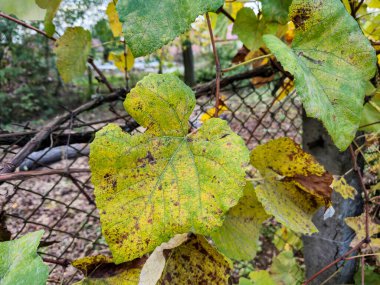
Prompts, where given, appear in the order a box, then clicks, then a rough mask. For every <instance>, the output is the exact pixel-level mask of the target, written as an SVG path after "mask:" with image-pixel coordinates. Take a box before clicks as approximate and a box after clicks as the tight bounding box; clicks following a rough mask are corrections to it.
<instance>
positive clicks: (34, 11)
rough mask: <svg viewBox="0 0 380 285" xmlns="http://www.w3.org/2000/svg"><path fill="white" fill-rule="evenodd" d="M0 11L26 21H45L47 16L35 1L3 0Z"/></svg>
mask: <svg viewBox="0 0 380 285" xmlns="http://www.w3.org/2000/svg"><path fill="white" fill-rule="evenodd" d="M0 11H2V12H4V13H7V14H10V15H15V16H16V17H17V18H19V19H21V20H24V21H37V20H43V18H44V15H45V11H44V10H43V9H41V8H40V7H38V6H37V5H36V3H35V0H12V1H4V0H3V1H0Z"/></svg>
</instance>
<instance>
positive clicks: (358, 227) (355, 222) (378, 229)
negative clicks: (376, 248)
mask: <svg viewBox="0 0 380 285" xmlns="http://www.w3.org/2000/svg"><path fill="white" fill-rule="evenodd" d="M368 218H369V223H368V228H369V236H370V237H372V236H373V235H376V234H378V233H380V225H378V224H375V223H374V222H373V221H372V219H371V217H368ZM344 221H345V222H346V224H347V225H348V226H349V227H350V228H351V229H353V230H354V231H355V233H356V236H355V238H354V239H353V240H352V242H351V244H350V246H351V247H354V246H355V245H357V244H358V243H359V242H360V241H362V240H363V239H364V238H365V235H366V232H365V213H363V214H361V215H360V216H357V217H348V218H345V219H344Z"/></svg>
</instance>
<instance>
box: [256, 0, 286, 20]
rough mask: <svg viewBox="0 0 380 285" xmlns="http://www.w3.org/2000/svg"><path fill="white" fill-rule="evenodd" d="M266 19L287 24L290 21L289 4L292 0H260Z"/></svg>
mask: <svg viewBox="0 0 380 285" xmlns="http://www.w3.org/2000/svg"><path fill="white" fill-rule="evenodd" d="M260 2H261V5H262V10H263V16H264V19H265V20H266V21H270V22H272V21H273V22H278V23H280V24H282V25H285V24H286V23H287V22H288V19H289V17H288V13H289V6H290V4H291V3H292V0H260Z"/></svg>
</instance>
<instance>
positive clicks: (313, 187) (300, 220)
mask: <svg viewBox="0 0 380 285" xmlns="http://www.w3.org/2000/svg"><path fill="white" fill-rule="evenodd" d="M251 163H252V165H253V166H254V167H255V168H257V169H258V170H259V171H260V174H261V175H262V176H263V177H264V179H265V183H263V184H262V185H259V186H258V187H257V188H256V194H257V197H258V199H259V200H260V202H261V203H262V204H263V206H264V208H265V210H266V211H267V213H269V214H272V215H274V216H275V217H276V219H277V220H278V221H279V222H281V223H282V224H284V225H285V226H287V227H288V228H290V229H291V230H293V231H295V232H298V233H307V234H311V233H313V232H317V228H316V227H315V225H314V224H313V223H312V221H311V219H312V217H313V215H314V213H315V212H316V211H317V210H318V209H319V208H320V207H321V206H323V205H326V203H327V202H328V201H329V200H330V196H331V192H332V189H331V188H330V185H331V183H332V176H331V175H330V174H329V173H328V172H326V171H325V169H324V168H323V166H322V165H320V164H319V163H318V162H317V161H316V160H315V159H314V158H313V156H311V155H310V154H308V153H306V152H304V151H303V150H302V149H301V147H300V146H299V145H298V144H296V143H295V142H293V141H292V140H291V139H290V138H286V137H285V138H280V139H276V140H272V141H270V142H268V143H266V144H264V145H260V146H258V147H256V148H255V149H254V150H253V151H252V153H251Z"/></svg>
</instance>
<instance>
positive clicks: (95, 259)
mask: <svg viewBox="0 0 380 285" xmlns="http://www.w3.org/2000/svg"><path fill="white" fill-rule="evenodd" d="M144 262H145V259H136V260H133V261H131V262H125V263H122V264H119V265H116V264H114V263H113V261H112V258H110V257H107V256H104V255H96V256H88V257H84V258H80V259H77V260H75V261H73V263H72V265H73V266H74V267H76V268H78V269H79V270H81V271H82V272H83V273H84V275H85V278H83V279H82V280H81V281H79V282H76V283H75V284H73V285H113V284H115V285H137V284H139V277H140V273H141V268H142V266H143V265H144Z"/></svg>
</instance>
